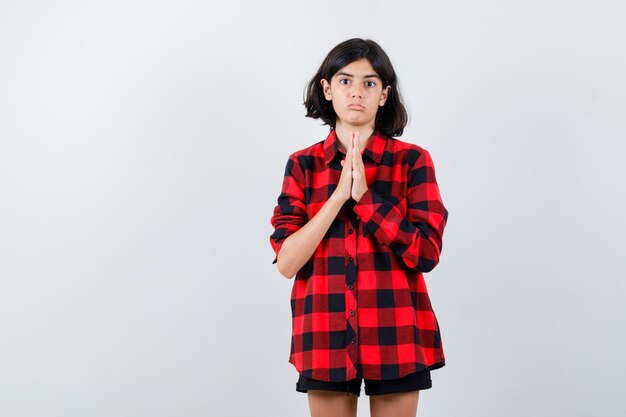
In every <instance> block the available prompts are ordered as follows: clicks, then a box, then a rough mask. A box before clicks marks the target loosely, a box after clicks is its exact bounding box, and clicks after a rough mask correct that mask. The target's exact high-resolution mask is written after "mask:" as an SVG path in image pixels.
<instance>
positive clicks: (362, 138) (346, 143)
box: [335, 121, 374, 153]
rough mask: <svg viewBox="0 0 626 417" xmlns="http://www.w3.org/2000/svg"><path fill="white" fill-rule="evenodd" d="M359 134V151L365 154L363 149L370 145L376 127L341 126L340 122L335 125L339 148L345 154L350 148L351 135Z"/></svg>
mask: <svg viewBox="0 0 626 417" xmlns="http://www.w3.org/2000/svg"><path fill="white" fill-rule="evenodd" d="M357 131H358V132H359V151H360V152H363V149H365V147H366V146H367V144H368V143H369V140H370V138H371V136H372V134H373V133H374V126H351V125H345V124H341V123H340V122H339V121H337V123H336V124H335V135H336V136H337V140H338V141H339V148H340V149H341V150H342V151H343V152H344V153H345V152H346V149H348V148H349V147H350V140H351V137H352V135H351V133H350V132H357Z"/></svg>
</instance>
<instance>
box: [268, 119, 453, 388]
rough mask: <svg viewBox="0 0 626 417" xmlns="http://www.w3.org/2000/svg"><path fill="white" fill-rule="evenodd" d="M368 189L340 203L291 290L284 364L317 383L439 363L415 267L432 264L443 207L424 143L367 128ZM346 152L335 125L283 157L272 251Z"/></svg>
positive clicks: (308, 209) (324, 188)
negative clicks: (289, 332) (288, 346)
mask: <svg viewBox="0 0 626 417" xmlns="http://www.w3.org/2000/svg"><path fill="white" fill-rule="evenodd" d="M362 155H363V164H364V166H365V174H366V177H367V184H368V187H369V189H368V191H367V192H366V193H365V194H364V195H363V197H361V199H360V200H359V201H358V202H355V201H354V200H353V199H350V200H348V201H347V202H346V203H345V204H344V205H343V207H342V208H341V210H340V212H339V214H338V215H337V217H336V218H335V220H334V221H333V223H332V224H331V226H330V228H329V229H328V232H327V233H326V235H325V236H324V238H323V239H322V241H321V242H320V244H319V246H318V247H317V249H316V251H315V252H314V253H313V255H312V256H311V258H310V259H309V261H308V262H307V263H306V264H305V265H304V266H303V267H302V268H301V269H300V270H299V271H298V272H297V274H296V277H295V280H294V282H293V289H292V292H291V312H292V319H293V321H292V338H291V353H290V355H289V362H290V363H292V364H293V365H294V366H295V368H296V369H297V370H298V372H300V373H301V374H302V375H303V376H306V377H309V378H313V379H318V380H322V381H345V380H350V379H353V378H356V377H357V375H358V376H362V377H363V378H366V379H395V378H400V377H403V376H405V375H407V374H410V373H412V372H417V371H421V370H423V369H426V368H429V369H431V370H432V369H437V368H440V367H442V366H444V365H445V358H444V352H443V348H442V344H441V334H440V330H439V323H438V322H437V318H436V317H435V313H434V311H433V308H432V306H431V302H430V298H429V296H428V290H427V288H426V283H425V281H424V277H423V273H425V272H428V271H430V270H432V269H433V268H434V267H435V265H437V263H438V262H439V256H440V253H441V248H442V236H443V230H444V228H445V225H446V221H447V218H448V211H447V210H446V208H445V207H444V205H443V202H442V199H441V196H440V194H439V187H438V186H437V182H436V180H435V169H434V166H433V161H432V159H431V157H430V154H429V153H428V151H426V150H425V149H423V148H421V147H419V146H417V145H415V144H411V143H406V142H403V141H401V140H399V139H395V138H392V137H389V136H385V135H383V134H381V133H380V132H379V131H377V130H376V131H375V132H374V134H373V135H372V137H371V139H370V140H369V142H368V144H367V146H366V148H365V149H364V150H363V153H362ZM344 157H345V154H344V152H343V151H341V149H340V148H339V146H338V141H337V136H336V134H335V131H334V130H332V129H331V131H330V133H329V135H328V137H327V138H326V139H325V140H323V141H320V142H318V143H316V144H314V145H312V146H310V147H308V148H305V149H302V150H299V151H297V152H294V153H293V154H291V155H290V156H289V159H288V161H287V166H286V169H285V176H284V179H283V184H282V191H281V193H280V195H279V196H278V204H277V206H276V207H275V208H274V213H273V216H272V218H271V224H272V226H273V227H274V233H273V234H272V235H271V236H270V243H271V245H272V248H273V249H274V251H275V253H276V257H275V258H274V263H276V260H277V257H278V252H279V250H280V248H281V246H282V244H283V242H284V240H285V239H286V238H287V237H288V236H289V235H290V234H292V233H294V232H296V231H297V230H299V229H300V228H301V227H302V226H303V225H305V224H306V223H307V222H308V220H309V219H311V218H313V216H315V214H316V213H317V212H318V211H319V210H320V209H321V207H322V206H323V205H324V203H326V201H327V200H328V198H329V197H330V195H331V194H332V193H333V191H334V190H335V188H336V186H337V183H338V182H339V176H340V175H341V170H342V166H341V164H340V161H341V160H342V159H344Z"/></svg>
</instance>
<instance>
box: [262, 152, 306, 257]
mask: <svg viewBox="0 0 626 417" xmlns="http://www.w3.org/2000/svg"><path fill="white" fill-rule="evenodd" d="M304 184H305V181H304V172H303V171H302V167H301V166H300V164H299V163H298V159H297V158H296V157H295V156H294V155H293V154H292V155H290V156H289V160H288V161H287V166H286V167H285V176H284V177H283V186H282V190H281V193H280V195H279V196H278V201H277V203H278V204H277V205H276V207H274V213H273V215H272V217H271V219H270V223H271V224H272V226H273V227H274V233H272V235H271V236H270V244H271V245H272V249H274V252H275V256H274V261H273V262H272V264H275V263H276V262H277V260H278V252H279V251H280V248H281V247H282V246H283V243H284V241H285V239H287V237H289V235H291V234H293V233H295V232H297V231H298V230H300V228H301V227H302V226H304V225H305V224H306V223H307V222H308V221H309V216H308V211H307V208H306V203H305V198H304V187H305V186H304Z"/></svg>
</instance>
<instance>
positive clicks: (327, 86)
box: [320, 78, 333, 101]
mask: <svg viewBox="0 0 626 417" xmlns="http://www.w3.org/2000/svg"><path fill="white" fill-rule="evenodd" d="M320 84H322V91H323V92H324V97H326V100H328V101H332V98H333V97H332V94H331V92H330V83H329V82H328V81H326V79H324V78H322V79H321V80H320Z"/></svg>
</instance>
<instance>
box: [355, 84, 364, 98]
mask: <svg viewBox="0 0 626 417" xmlns="http://www.w3.org/2000/svg"><path fill="white" fill-rule="evenodd" d="M355 96H357V97H363V92H362V91H361V87H360V86H354V87H352V97H355Z"/></svg>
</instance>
